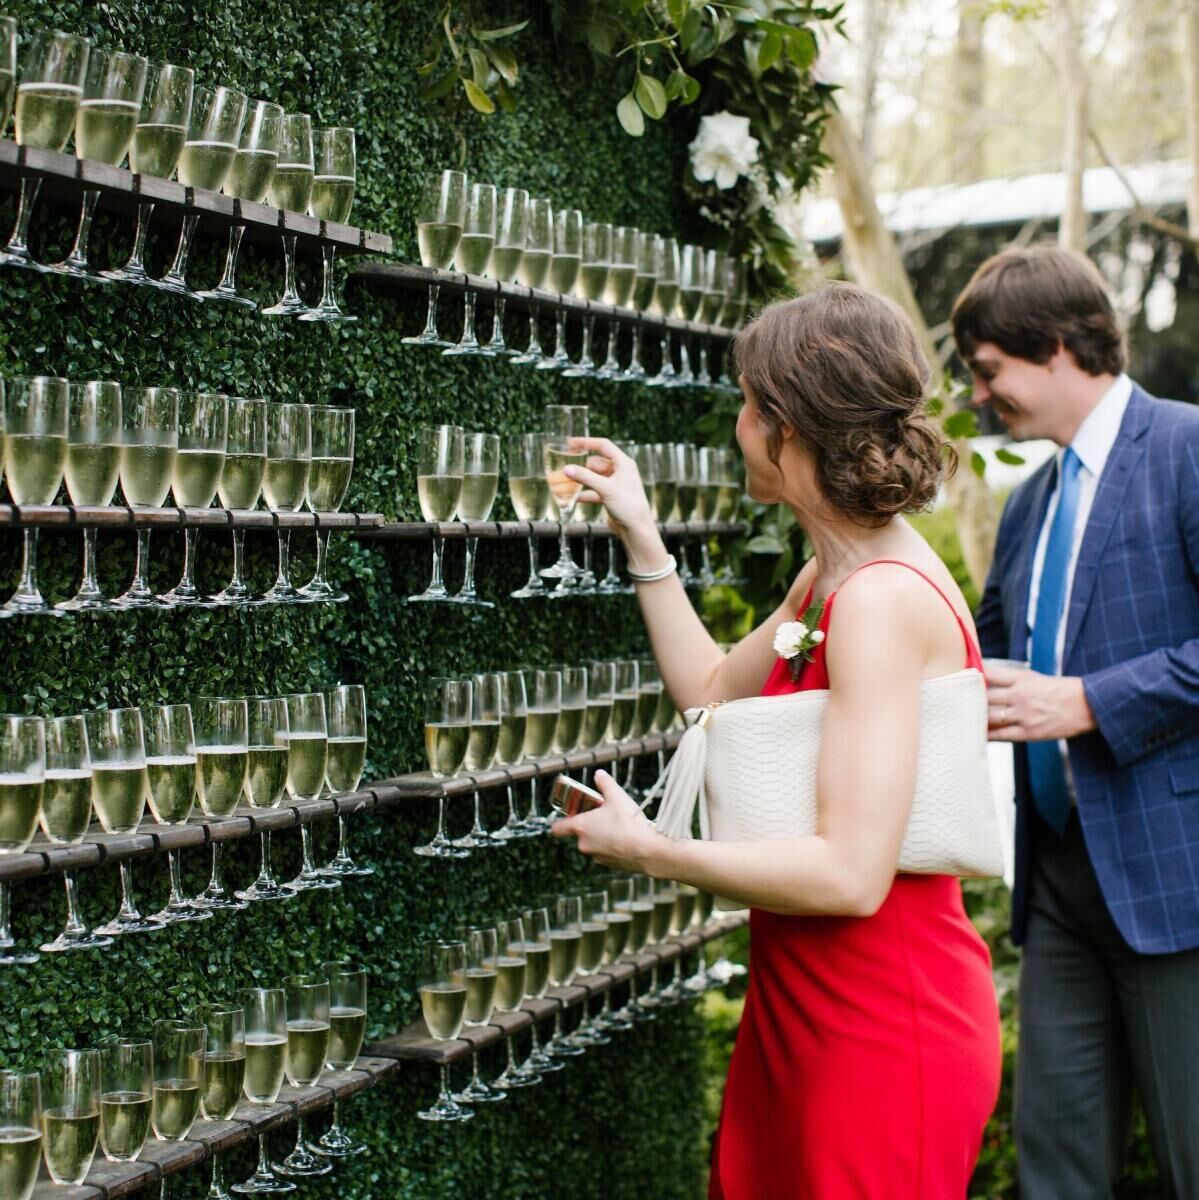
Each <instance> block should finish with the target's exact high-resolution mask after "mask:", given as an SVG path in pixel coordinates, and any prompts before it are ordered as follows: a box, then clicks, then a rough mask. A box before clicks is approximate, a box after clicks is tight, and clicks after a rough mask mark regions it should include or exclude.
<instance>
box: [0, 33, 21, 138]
mask: <svg viewBox="0 0 1199 1200" xmlns="http://www.w3.org/2000/svg"><path fill="white" fill-rule="evenodd" d="M16 90H17V19H16V17H0V137H3V136H4V134H5V132H6V131H7V130H8V118H9V117H10V116H11V115H12V101H13V96H14V95H15V93H16Z"/></svg>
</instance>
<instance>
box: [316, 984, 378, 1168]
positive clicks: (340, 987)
mask: <svg viewBox="0 0 1199 1200" xmlns="http://www.w3.org/2000/svg"><path fill="white" fill-rule="evenodd" d="M321 975H323V976H324V977H325V978H326V979H327V980H328V981H329V1049H328V1051H327V1052H326V1054H325V1066H326V1067H327V1068H328V1069H329V1070H330V1071H352V1070H353V1069H354V1064H355V1062H357V1061H358V1055H359V1053H360V1052H361V1050H362V1041H363V1039H364V1038H365V1037H366V968H365V967H364V966H363V965H362V964H361V963H356V962H345V961H339V962H324V963H321ZM309 1149H311V1150H312V1151H314V1152H315V1153H317V1154H320V1155H323V1156H324V1157H325V1158H350V1157H352V1156H353V1155H355V1154H363V1153H365V1152H366V1150H367V1146H366V1144H365V1143H364V1142H359V1141H357V1140H356V1139H355V1138H353V1137H351V1136H350V1134H348V1133H347V1132H346V1131H345V1130H344V1129H343V1128H342V1127H341V1101H340V1100H339V1099H338V1098H337V1096H336V1095H335V1096H334V1097H333V1124H332V1125H330V1126H329V1129H328V1130H327V1131H326V1133H325V1134H324V1135H323V1136H322V1137H321V1138H320V1140H319V1141H317V1142H316V1143H315V1144H314V1145H312V1146H310V1147H309Z"/></svg>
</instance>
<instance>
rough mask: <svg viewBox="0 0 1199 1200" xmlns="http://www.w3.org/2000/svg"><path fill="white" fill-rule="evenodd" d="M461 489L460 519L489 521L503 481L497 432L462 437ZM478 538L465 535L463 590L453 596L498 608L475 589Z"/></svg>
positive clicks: (478, 606) (477, 605) (472, 602)
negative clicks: (480, 595)
mask: <svg viewBox="0 0 1199 1200" xmlns="http://www.w3.org/2000/svg"><path fill="white" fill-rule="evenodd" d="M462 444H463V466H462V491H461V492H460V493H459V494H458V508H457V512H456V514H455V516H456V519H457V520H459V521H486V520H487V519H488V518H489V517H490V516H491V510H492V508H494V507H495V495H496V492H497V491H498V490H499V484H500V439H499V437H498V436H497V435H496V434H494V433H468V434H465V435H464V437H463V439H462ZM478 549H479V539H478V538H477V537H468V538H467V539H466V569H465V573H464V576H463V580H462V588H461V590H460V591H459V592H458V593H457V594H456V595H455V596H454V597H453V600H454V602H455V603H456V604H471V605H474V606H475V607H477V608H495V605H494V604H493V603H492V602H491V601H490V600H482V599H480V598H479V594H478V593H477V592H476V591H475V555H476V554H477V552H478Z"/></svg>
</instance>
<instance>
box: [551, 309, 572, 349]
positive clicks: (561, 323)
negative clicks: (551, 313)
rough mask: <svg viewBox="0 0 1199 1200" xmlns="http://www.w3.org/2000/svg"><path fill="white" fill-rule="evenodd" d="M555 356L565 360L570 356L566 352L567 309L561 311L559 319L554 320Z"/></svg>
mask: <svg viewBox="0 0 1199 1200" xmlns="http://www.w3.org/2000/svg"><path fill="white" fill-rule="evenodd" d="M554 357H555V358H556V359H558V360H559V361H565V360H566V359H567V358H568V357H569V356H568V355H567V353H566V310H565V309H562V310H561V311H559V313H558V317H557V320H556V321H555V322H554Z"/></svg>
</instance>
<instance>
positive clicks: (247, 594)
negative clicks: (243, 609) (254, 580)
mask: <svg viewBox="0 0 1199 1200" xmlns="http://www.w3.org/2000/svg"><path fill="white" fill-rule="evenodd" d="M208 602H209V603H210V604H212V605H214V606H215V607H217V608H223V607H226V606H228V607H233V606H235V605H236V606H242V605H247V604H257V603H258V601H257V599H256V598H255V596H254V593H253V592H251V591H250V589H249V588H248V587H246V586H245V584H241V585H240V586H239V587H234V586H233V585H232V584H230V585H229V586H228V587H227V588H225V590H224V591H223V592H217V594H216V595H215V596H209V597H208Z"/></svg>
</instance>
